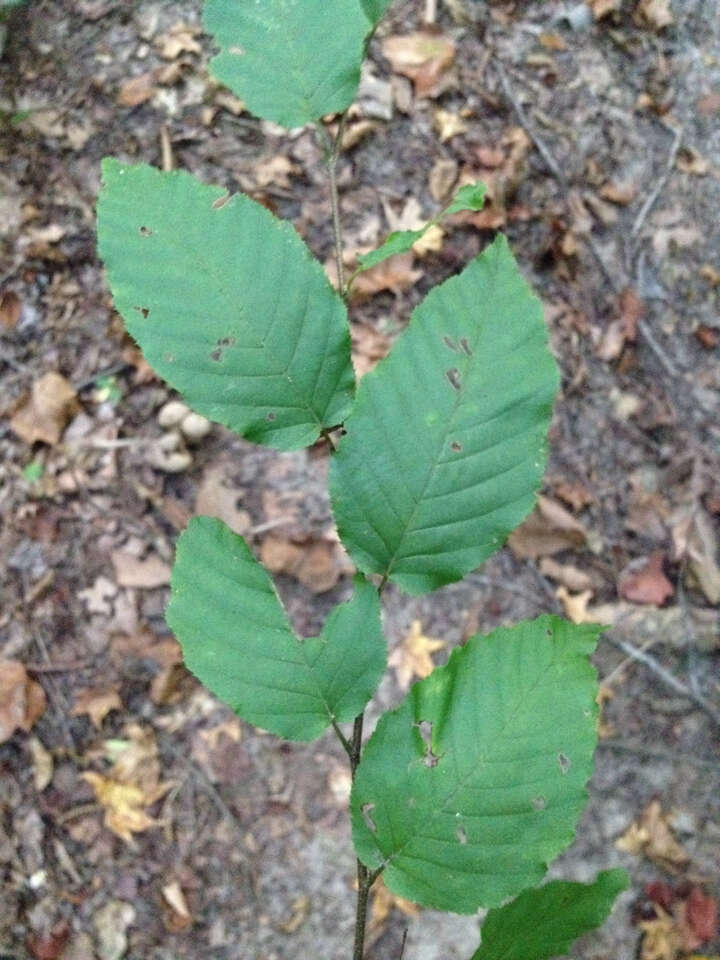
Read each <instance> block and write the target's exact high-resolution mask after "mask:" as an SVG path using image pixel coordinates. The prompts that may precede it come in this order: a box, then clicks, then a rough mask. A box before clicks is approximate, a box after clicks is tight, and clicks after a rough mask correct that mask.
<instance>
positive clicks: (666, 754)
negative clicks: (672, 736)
mask: <svg viewBox="0 0 720 960" xmlns="http://www.w3.org/2000/svg"><path fill="white" fill-rule="evenodd" d="M598 747H605V749H607V750H621V751H623V752H624V753H640V754H645V755H647V756H648V757H657V758H658V759H659V760H669V761H670V763H689V764H690V766H691V767H703V768H707V769H708V770H714V771H716V772H717V769H718V763H717V760H703V759H701V758H700V757H697V756H695V755H694V754H689V753H682V752H679V751H677V750H663V749H661V748H660V747H648V746H647V745H646V744H644V743H634V742H633V741H632V740H616V739H614V738H610V739H608V740H598Z"/></svg>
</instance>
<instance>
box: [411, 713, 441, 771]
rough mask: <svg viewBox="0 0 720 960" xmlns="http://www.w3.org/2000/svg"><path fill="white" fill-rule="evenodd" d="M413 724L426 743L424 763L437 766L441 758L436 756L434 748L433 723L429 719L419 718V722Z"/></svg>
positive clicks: (428, 765) (427, 765)
mask: <svg viewBox="0 0 720 960" xmlns="http://www.w3.org/2000/svg"><path fill="white" fill-rule="evenodd" d="M413 726H414V727H416V728H417V731H418V733H419V734H420V736H421V738H422V741H423V743H424V744H425V755H424V756H423V763H424V764H425V766H426V767H436V766H437V764H438V760H439V759H440V758H439V757H438V756H436V755H435V754H434V753H433V750H432V730H433V725H432V723H429V722H428V721H427V720H419V721H418V722H417V723H414V724H413Z"/></svg>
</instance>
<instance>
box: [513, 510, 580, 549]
mask: <svg viewBox="0 0 720 960" xmlns="http://www.w3.org/2000/svg"><path fill="white" fill-rule="evenodd" d="M586 540H587V532H586V530H585V527H584V526H583V525H582V524H581V523H580V521H579V520H576V519H575V517H574V516H573V515H572V514H571V513H569V512H568V511H567V510H566V509H565V507H563V506H561V505H560V504H559V503H557V502H556V501H555V500H551V499H550V498H549V497H545V496H542V495H541V496H539V497H538V499H537V505H536V507H535V509H534V510H533V512H532V513H531V514H530V516H529V517H528V518H527V519H526V520H524V521H523V523H521V524H520V526H519V527H517V528H516V529H515V530H514V531H513V532H512V533H511V534H510V537H509V539H508V544H509V546H510V549H511V550H512V552H513V553H514V554H515V556H517V557H520V558H523V559H524V558H527V557H533V558H534V557H549V556H552V555H553V554H555V553H560V552H561V551H562V550H571V549H573V548H576V547H581V546H583V544H584V543H585V542H586Z"/></svg>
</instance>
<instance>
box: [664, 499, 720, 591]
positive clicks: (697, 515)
mask: <svg viewBox="0 0 720 960" xmlns="http://www.w3.org/2000/svg"><path fill="white" fill-rule="evenodd" d="M672 537H673V545H674V548H675V559H676V560H685V561H686V563H687V572H688V574H689V579H690V580H691V582H692V584H693V585H694V586H697V587H699V589H700V590H702V592H703V593H704V594H705V596H706V597H707V599H708V601H709V602H710V603H712V604H720V567H719V566H718V562H717V558H718V553H719V547H718V540H717V536H716V534H715V528H714V524H713V522H712V520H711V519H710V517H709V516H708V514H707V513H706V512H705V510H703V509H702V508H700V507H696V506H694V505H692V506H690V507H686V508H683V509H681V510H679V511H677V512H676V514H675V515H674V518H673V524H672Z"/></svg>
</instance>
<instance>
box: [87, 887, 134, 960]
mask: <svg viewBox="0 0 720 960" xmlns="http://www.w3.org/2000/svg"><path fill="white" fill-rule="evenodd" d="M134 922H135V908H134V907H133V906H132V904H130V903H125V901H124V900H109V901H108V902H107V903H105V904H104V905H103V906H102V907H100V909H99V910H98V911H97V913H96V914H95V916H94V917H93V924H94V926H95V932H96V933H97V941H98V943H97V949H98V956H99V958H100V960H121V958H122V957H124V956H125V952H126V951H127V947H128V938H127V929H128V927H129V926H131V925H132V924H133V923H134Z"/></svg>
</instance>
